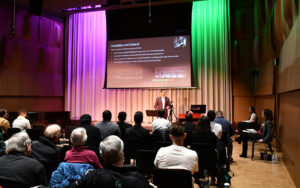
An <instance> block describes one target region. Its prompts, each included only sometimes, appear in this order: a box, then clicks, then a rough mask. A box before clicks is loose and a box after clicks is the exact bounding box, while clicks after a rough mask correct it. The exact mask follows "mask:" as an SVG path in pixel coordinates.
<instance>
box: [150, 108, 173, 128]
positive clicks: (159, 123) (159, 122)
mask: <svg viewBox="0 0 300 188" xmlns="http://www.w3.org/2000/svg"><path fill="white" fill-rule="evenodd" d="M165 113H166V112H165V110H164V109H160V110H158V118H157V119H156V120H154V121H153V122H152V132H153V133H154V132H155V131H156V130H161V129H169V128H170V122H169V121H168V120H166V119H165V118H164V117H165Z"/></svg>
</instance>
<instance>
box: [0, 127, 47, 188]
mask: <svg viewBox="0 0 300 188" xmlns="http://www.w3.org/2000/svg"><path fill="white" fill-rule="evenodd" d="M30 152H31V140H30V138H29V136H28V134H27V133H26V132H20V133H16V134H14V135H13V136H12V137H10V138H9V139H8V140H7V141H6V153H7V155H4V156H2V157H0V180H1V185H2V186H3V187H11V185H15V186H18V187H32V186H36V185H47V184H48V182H47V177H46V171H45V168H44V166H43V165H42V164H41V163H40V162H39V161H37V160H35V159H32V158H29V157H27V156H28V155H29V154H30ZM2 182H4V183H2Z"/></svg>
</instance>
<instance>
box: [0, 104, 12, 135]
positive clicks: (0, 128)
mask: <svg viewBox="0 0 300 188" xmlns="http://www.w3.org/2000/svg"><path fill="white" fill-rule="evenodd" d="M7 116H8V113H7V111H6V109H4V108H3V109H0V133H2V134H7V131H8V128H10V125H9V122H8V121H7Z"/></svg>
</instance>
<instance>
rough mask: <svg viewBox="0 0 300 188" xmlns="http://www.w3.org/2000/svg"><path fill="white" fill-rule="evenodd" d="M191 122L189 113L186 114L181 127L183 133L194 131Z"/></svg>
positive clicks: (194, 127)
mask: <svg viewBox="0 0 300 188" xmlns="http://www.w3.org/2000/svg"><path fill="white" fill-rule="evenodd" d="M192 120H193V115H192V114H191V113H186V115H185V122H184V123H183V125H182V126H183V127H184V130H185V132H187V131H191V132H192V131H194V130H195V129H196V125H195V123H193V122H192Z"/></svg>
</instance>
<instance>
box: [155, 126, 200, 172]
mask: <svg viewBox="0 0 300 188" xmlns="http://www.w3.org/2000/svg"><path fill="white" fill-rule="evenodd" d="M185 138H186V133H184V128H183V127H182V126H181V124H180V123H179V122H175V123H173V124H172V126H171V128H170V139H171V140H172V145H171V146H168V147H162V148H160V149H159V150H158V152H157V154H156V157H155V160H154V165H155V166H156V167H158V168H167V169H184V170H189V171H190V172H191V173H192V174H194V173H195V172H197V171H198V156H197V153H196V152H195V151H193V150H190V149H188V148H186V147H184V146H183V145H184V139H185Z"/></svg>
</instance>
